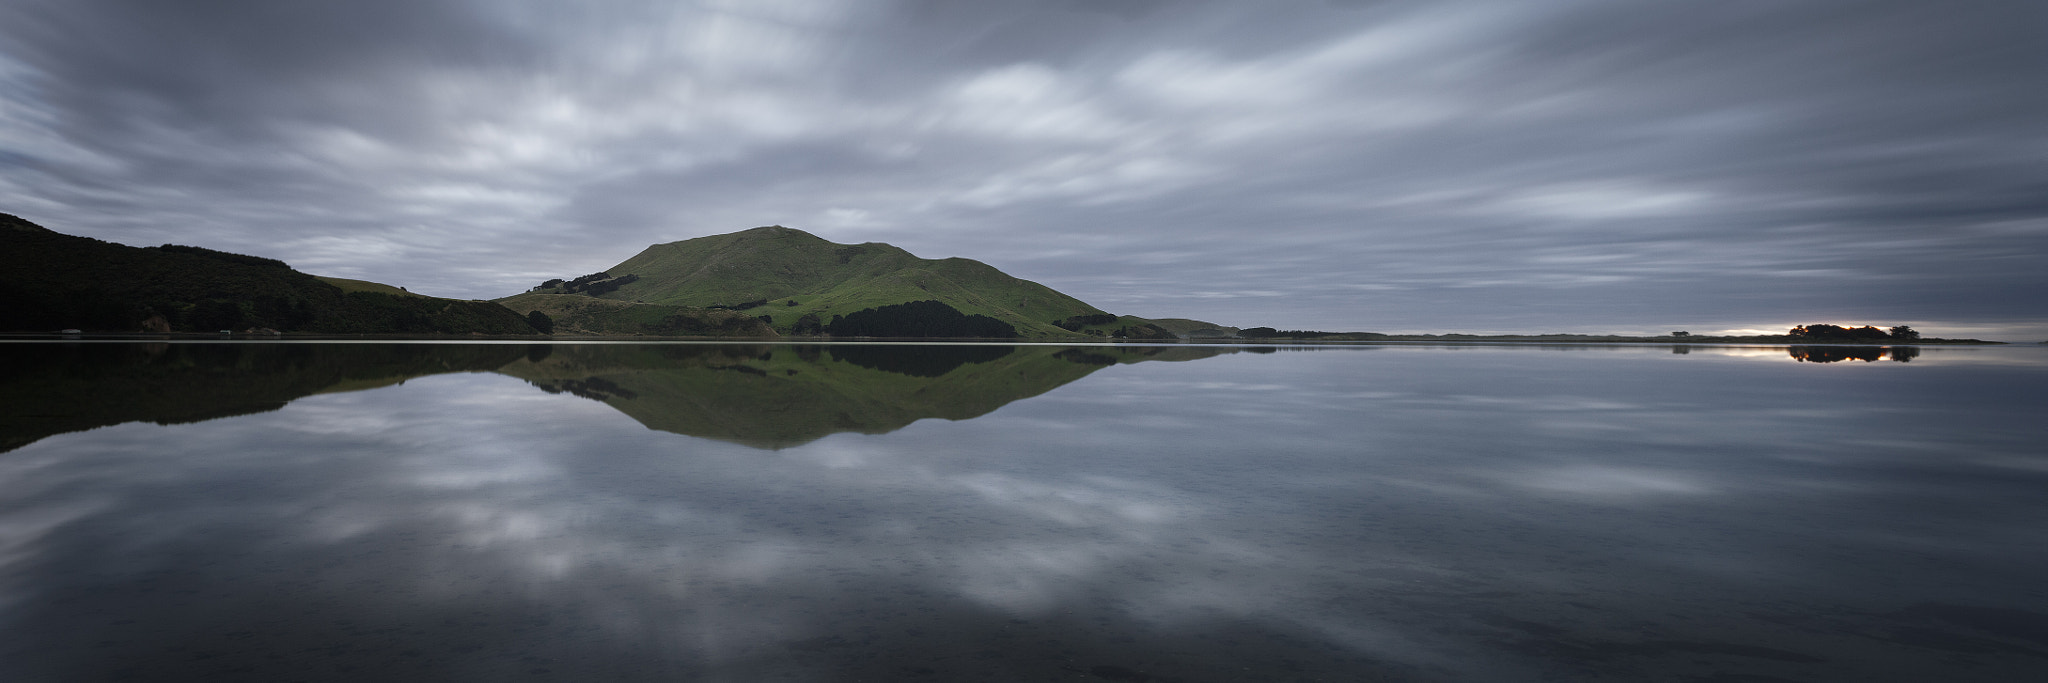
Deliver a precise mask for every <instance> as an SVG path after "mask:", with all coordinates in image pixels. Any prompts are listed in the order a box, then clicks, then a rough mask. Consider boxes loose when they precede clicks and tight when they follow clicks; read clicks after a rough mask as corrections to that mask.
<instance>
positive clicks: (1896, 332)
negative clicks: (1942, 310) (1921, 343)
mask: <svg viewBox="0 0 2048 683" xmlns="http://www.w3.org/2000/svg"><path fill="white" fill-rule="evenodd" d="M1891 335H1892V338H1893V339H1897V340H1899V341H1918V340H1919V339H1920V331H1919V330H1916V329H1913V328H1911V327H1907V326H1905V325H1900V326H1898V327H1894V328H1892V329H1891Z"/></svg>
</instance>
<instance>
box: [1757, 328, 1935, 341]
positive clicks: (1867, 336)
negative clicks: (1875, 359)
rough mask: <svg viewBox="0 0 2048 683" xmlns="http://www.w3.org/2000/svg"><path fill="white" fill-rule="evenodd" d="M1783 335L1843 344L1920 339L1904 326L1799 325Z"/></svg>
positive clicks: (1917, 334) (1916, 333)
mask: <svg viewBox="0 0 2048 683" xmlns="http://www.w3.org/2000/svg"><path fill="white" fill-rule="evenodd" d="M1785 335H1786V336H1788V337H1796V338H1798V339H1799V340H1801V341H1817V342H1844V343H1855V342H1871V341H1913V340H1917V339H1919V338H1920V333H1919V332H1918V331H1916V330H1914V329H1913V328H1911V327H1907V326H1905V325H1900V326H1898V327H1894V328H1891V329H1890V330H1880V329H1877V328H1875V327H1871V326H1869V325H1864V326H1862V327H1842V326H1840V325H1824V324H1814V325H1800V326H1798V327H1794V328H1792V330H1791V331H1790V332H1786V333H1785Z"/></svg>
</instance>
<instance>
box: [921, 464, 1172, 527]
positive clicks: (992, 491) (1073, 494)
mask: <svg viewBox="0 0 2048 683" xmlns="http://www.w3.org/2000/svg"><path fill="white" fill-rule="evenodd" d="M954 482H956V483H958V484H960V485H961V486H962V487H963V488H966V489H967V490H969V491H972V492H974V493H976V494H978V495H980V496H981V497H982V498H983V499H985V500H987V501H988V502H990V503H993V504H995V505H997V506H1000V507H1004V508H1008V509H1011V510H1017V511H1022V512H1025V513H1027V514H1030V515H1032V516H1035V517H1040V518H1044V519H1050V520H1054V521H1057V522H1059V523H1061V524H1067V525H1070V526H1090V525H1093V524H1098V523H1101V522H1104V521H1109V520H1112V519H1114V520H1121V521H1125V522H1134V523H1139V524H1159V523H1165V522H1170V521H1176V519H1177V518H1178V517H1180V516H1181V515H1182V514H1184V513H1183V512H1182V511H1180V510H1179V509H1178V507H1179V506H1176V505H1174V504H1172V503H1169V502H1166V501H1165V500H1163V499H1162V498H1163V495H1162V494H1163V493H1164V492H1163V491H1162V490H1161V487H1159V486H1157V485H1148V484H1143V483H1140V482H1134V481H1123V480H1116V479H1110V478H1103V477H1096V478H1093V479H1092V480H1091V481H1089V482H1084V483H1083V482H1077V483H1070V484H1066V485H1049V484H1044V483H1039V482H1033V481H1027V480H1022V479H1019V478H1017V477H1013V476H1006V475H1001V474H995V473H989V472H983V473H976V474H969V475H964V476H960V477H955V478H954ZM1144 498H1152V500H1145V499H1144Z"/></svg>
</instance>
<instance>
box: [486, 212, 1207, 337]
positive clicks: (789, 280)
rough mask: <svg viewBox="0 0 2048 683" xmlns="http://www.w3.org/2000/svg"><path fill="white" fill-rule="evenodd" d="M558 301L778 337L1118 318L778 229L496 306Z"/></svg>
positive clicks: (653, 257)
mask: <svg viewBox="0 0 2048 683" xmlns="http://www.w3.org/2000/svg"><path fill="white" fill-rule="evenodd" d="M562 297H577V298H582V299H583V301H585V302H588V301H589V299H588V297H594V298H597V299H601V300H609V301H612V302H618V304H619V305H627V304H643V305H652V306H665V307H685V308H694V309H725V310H734V311H744V312H745V313H747V314H748V315H750V316H753V317H756V318H760V319H763V320H764V321H765V322H768V324H769V325H771V326H772V327H774V328H775V330H776V331H777V332H779V333H783V334H806V333H816V332H819V331H820V328H821V327H826V326H830V325H831V324H832V321H833V320H834V318H836V317H844V316H851V315H854V314H856V313H861V312H864V311H870V309H878V310H882V312H883V313H887V312H889V311H890V310H908V309H902V308H898V309H885V308H884V307H892V306H898V305H903V304H911V303H913V302H925V301H936V302H939V303H942V304H945V305H946V306H949V307H951V308H953V309H954V310H957V311H959V312H960V313H961V314H964V315H966V316H968V317H970V318H972V317H974V316H985V317H987V318H992V319H994V320H997V321H1001V322H1003V323H1007V324H1008V325H1010V326H1011V327H1012V328H1014V329H1015V331H1016V333H1017V336H1022V337H1051V336H1072V335H1073V334H1074V329H1075V328H1077V327H1078V326H1080V325H1082V324H1083V323H1082V322H1080V321H1089V322H1091V323H1093V324H1098V325H1099V324H1102V323H1107V322H1111V321H1114V320H1116V317H1115V316H1111V315H1109V314H1107V313H1104V312H1103V311H1102V310H1101V309H1098V308H1096V307H1094V306H1090V305H1088V304H1087V303H1085V302H1083V301H1081V300H1079V299H1076V298H1074V297H1071V296H1067V295H1065V294H1062V293H1060V292H1058V291H1055V290H1054V289H1052V288H1050V287H1047V286H1045V285H1041V284H1038V283H1036V282H1031V281H1029V280H1023V279H1019V278H1016V277H1012V276H1010V275H1008V274H1005V273H1003V272H1002V271H1000V270H997V269H996V268H994V267H992V266H990V265H988V264H986V263H982V262H980V261H975V260H971V259H964V258H946V259H924V258H918V257H917V256H914V255H912V254H911V253H910V252H908V251H904V250H903V249H901V248H898V247H895V246H891V245H888V244H883V243H880V242H867V243H862V244H838V243H835V242H831V241H829V240H826V239H824V238H821V237H818V236H816V235H812V234H810V233H808V232H804V231H802V230H797V229H794V228H786V227H782V226H779V225H777V226H767V227H760V228H754V229H751V230H742V231H739V232H735V233H729V234H724V235H712V236H709V237H699V238H696V239H688V240H682V241H679V242H669V243H666V244H656V245H653V246H650V247H648V248H647V249H645V250H643V251H641V252H640V253H639V254H637V255H635V256H633V257H632V258H629V259H626V260H625V261H623V262H621V263H619V264H618V265H616V266H612V267H611V268H608V269H606V270H604V271H602V272H599V273H593V274H590V275H586V276H583V277H579V278H575V279H574V280H549V281H547V282H545V283H541V286H539V287H535V288H534V289H533V290H531V291H529V292H527V293H524V294H520V295H516V296H511V297H506V298H504V299H500V300H499V301H500V302H501V303H504V304H505V305H506V306H508V307H510V308H512V309H513V310H515V311H527V310H543V311H549V314H550V315H558V314H556V313H554V312H552V311H555V310H563V307H565V306H568V305H569V303H570V300H568V299H563V298H562ZM871 315H872V314H871ZM558 317H559V315H558ZM1167 334H1169V335H1170V333H1167Z"/></svg>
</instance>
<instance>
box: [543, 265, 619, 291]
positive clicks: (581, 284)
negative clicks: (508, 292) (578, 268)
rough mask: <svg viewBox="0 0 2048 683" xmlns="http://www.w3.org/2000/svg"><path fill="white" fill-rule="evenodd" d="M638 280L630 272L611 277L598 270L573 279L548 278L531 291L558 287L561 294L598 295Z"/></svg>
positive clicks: (616, 289)
mask: <svg viewBox="0 0 2048 683" xmlns="http://www.w3.org/2000/svg"><path fill="white" fill-rule="evenodd" d="M639 281H640V276H638V275H634V274H632V273H627V274H625V275H620V276H618V277H612V275H611V273H607V272H604V271H601V270H600V271H598V272H595V273H591V274H589V275H585V276H583V277H579V278H576V279H574V280H563V279H560V278H556V279H553V280H549V281H547V282H543V283H540V286H539V287H535V288H533V291H536V292H538V291H541V290H544V289H554V288H557V287H559V288H561V293H563V294H587V295H590V296H600V295H604V294H610V293H612V292H615V291H618V289H619V288H620V287H623V286H626V285H630V284H633V283H635V282H639Z"/></svg>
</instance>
